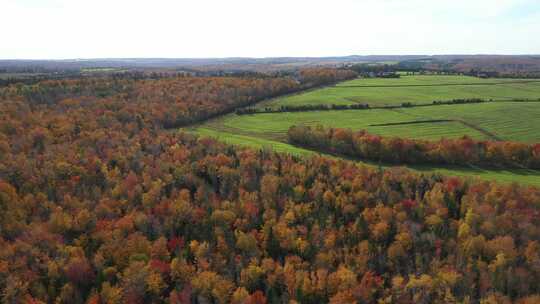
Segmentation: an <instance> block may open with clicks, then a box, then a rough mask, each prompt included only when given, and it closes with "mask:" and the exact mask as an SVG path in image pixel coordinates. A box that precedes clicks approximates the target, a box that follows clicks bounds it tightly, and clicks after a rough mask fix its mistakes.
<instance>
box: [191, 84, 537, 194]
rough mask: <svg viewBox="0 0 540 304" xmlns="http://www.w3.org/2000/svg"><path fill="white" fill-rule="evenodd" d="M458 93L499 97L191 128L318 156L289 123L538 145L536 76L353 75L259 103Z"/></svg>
mask: <svg viewBox="0 0 540 304" xmlns="http://www.w3.org/2000/svg"><path fill="white" fill-rule="evenodd" d="M459 98H482V99H485V100H489V99H493V100H494V101H493V102H485V103H476V104H456V105H439V106H430V107H412V108H398V109H369V110H347V111H339V110H336V111H311V112H293V113H264V114H254V115H235V114H230V115H226V116H224V117H220V118H218V119H214V120H211V121H208V122H207V123H205V124H203V125H201V126H198V127H196V128H192V129H190V130H191V131H193V132H196V133H198V134H200V135H204V136H212V137H216V138H218V139H220V140H222V141H226V142H228V143H232V144H237V145H248V146H252V147H257V148H264V147H268V148H269V147H272V149H273V150H275V151H279V152H288V153H293V154H302V155H306V154H315V153H314V152H312V151H309V150H305V149H301V148H298V147H293V146H291V145H289V144H288V143H287V141H286V132H287V130H288V129H289V127H290V126H292V125H299V124H305V125H317V124H321V125H325V126H329V127H337V128H350V129H353V130H360V129H365V130H368V131H369V132H370V133H374V134H380V135H383V136H399V137H406V138H420V139H433V140H436V139H439V138H457V137H462V136H464V135H467V136H470V137H472V138H475V139H480V140H482V139H485V140H509V141H521V142H540V123H538V118H540V102H538V98H540V82H538V81H534V80H533V81H531V80H516V79H480V78H474V77H467V76H402V77H401V78H400V79H356V80H351V81H346V82H342V83H339V84H337V85H335V86H332V87H325V88H321V89H316V90H311V91H307V92H304V93H301V94H294V95H289V96H285V97H281V98H276V99H272V100H268V101H265V102H262V103H260V104H258V105H257V107H259V108H263V107H279V106H281V105H293V106H297V105H306V104H354V103H355V102H356V101H358V102H362V103H368V104H370V105H373V106H379V105H399V104H401V103H403V102H413V103H415V104H424V103H432V101H434V100H450V99H459ZM353 100H355V101H353ZM511 100H512V101H511ZM519 100H524V101H519ZM377 165H383V166H384V164H377ZM414 168H415V169H417V170H421V171H424V172H439V173H444V174H451V175H462V176H476V177H480V178H484V179H496V180H499V181H503V182H511V181H520V182H525V183H530V184H536V185H540V172H536V171H532V170H511V171H507V170H503V171H494V170H480V169H477V168H471V167H468V168H455V167H452V168H441V167H429V166H423V167H414Z"/></svg>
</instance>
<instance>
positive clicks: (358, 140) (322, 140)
mask: <svg viewBox="0 0 540 304" xmlns="http://www.w3.org/2000/svg"><path fill="white" fill-rule="evenodd" d="M287 136H288V139H289V142H290V143H292V144H294V145H299V146H302V147H308V148H311V149H315V150H319V151H325V152H330V153H336V154H340V155H345V156H348V157H353V158H361V159H368V160H374V161H383V162H388V163H394V164H444V165H460V166H468V165H475V166H484V167H492V168H530V169H540V143H537V144H527V143H519V142H508V141H477V140H473V139H472V138H470V137H467V136H464V137H462V138H459V139H441V140H439V141H427V140H419V139H408V138H399V137H382V136H379V135H374V134H369V133H367V132H366V131H365V130H361V131H352V130H350V129H341V128H325V127H323V126H316V127H311V126H292V127H291V128H289V130H288V132H287Z"/></svg>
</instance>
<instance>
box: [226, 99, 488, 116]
mask: <svg viewBox="0 0 540 304" xmlns="http://www.w3.org/2000/svg"><path fill="white" fill-rule="evenodd" d="M488 101H493V100H492V99H490V100H485V99H481V98H462V99H452V100H434V101H432V103H427V104H414V103H411V102H402V103H401V104H398V105H388V106H374V107H372V106H370V105H369V104H350V105H338V104H316V105H298V106H291V105H287V106H280V107H278V108H271V107H266V108H261V109H258V108H238V109H236V114H237V115H250V114H263V113H282V112H310V111H343V110H367V109H372V110H374V109H398V108H413V107H426V106H434V105H451V104H469V103H482V102H488Z"/></svg>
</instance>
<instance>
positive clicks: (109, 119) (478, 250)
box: [0, 78, 540, 304]
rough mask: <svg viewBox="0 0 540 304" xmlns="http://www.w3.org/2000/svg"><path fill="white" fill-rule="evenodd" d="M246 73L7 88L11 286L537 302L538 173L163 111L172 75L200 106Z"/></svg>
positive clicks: (333, 299)
mask: <svg viewBox="0 0 540 304" xmlns="http://www.w3.org/2000/svg"><path fill="white" fill-rule="evenodd" d="M88 81H90V80H88ZM245 81H246V80H245V79H231V80H227V81H225V80H222V79H214V78H203V79H189V80H186V79H174V80H163V81H162V80H159V81H156V82H155V83H150V84H149V83H146V82H145V83H143V84H137V83H134V84H132V85H134V86H136V87H139V88H141V90H142V88H144V90H142V91H143V92H142V93H140V94H138V95H135V96H141V99H137V100H135V99H130V98H127V97H126V96H125V95H126V94H127V95H128V96H130V95H129V94H133V93H131V90H133V89H132V88H124V87H122V86H119V87H118V89H115V91H114V92H112V93H110V94H109V93H107V94H97V91H99V90H98V89H95V90H96V92H93V90H94V89H92V88H91V87H90V85H91V84H87V83H84V84H81V83H80V82H75V84H80V85H81V88H80V90H81V92H85V93H69V94H67V93H65V94H64V93H62V90H60V93H58V95H55V96H59V97H55V98H53V100H52V101H51V100H48V99H42V97H33V94H35V93H32V90H37V88H42V87H46V86H48V85H49V86H50V85H52V84H40V85H39V86H38V87H33V86H32V87H19V88H10V91H9V94H7V93H6V92H4V95H3V96H2V97H0V118H1V119H0V291H1V292H0V297H1V300H2V302H3V303H75V304H78V303H91V304H98V303H99V304H101V303H111V304H113V303H201V304H202V303H237V304H240V303H242V304H245V303H259V304H262V303H456V302H461V303H479V302H481V303H512V302H515V303H521V304H527V303H529V304H530V303H538V301H539V300H540V286H539V285H538V282H539V280H540V205H539V202H540V190H539V189H537V188H533V187H524V186H519V185H515V184H514V185H500V184H496V183H488V182H469V181H464V180H461V179H457V178H443V177H440V176H425V175H420V174H418V173H413V172H412V171H409V170H405V169H397V168H396V169H388V170H385V171H380V170H377V169H373V168H368V167H363V166H359V165H357V164H355V163H353V162H346V161H336V160H332V159H327V158H321V157H314V158H306V159H302V158H296V157H293V156H290V155H284V154H276V153H272V152H269V151H264V150H263V151H255V150H250V149H243V148H238V147H232V146H228V145H224V144H221V143H218V142H216V141H214V140H211V139H200V138H197V137H196V136H193V135H189V134H182V133H180V134H179V133H173V132H170V131H167V130H166V129H165V128H164V127H163V119H164V118H163V117H164V116H163V115H164V114H163V113H165V112H172V111H174V110H176V109H177V108H171V106H172V104H174V103H170V104H169V103H166V102H163V101H162V100H169V99H168V95H167V94H172V93H170V92H176V93H178V94H180V96H183V98H182V101H181V102H179V103H180V104H182V105H186V110H185V111H184V112H183V113H182V115H190V113H198V112H197V111H198V109H197V107H199V106H201V107H205V106H208V104H207V103H204V102H202V101H206V100H214V99H207V98H206V97H205V98H203V97H198V96H200V95H204V96H214V95H216V96H221V97H224V96H229V95H227V94H228V93H227V92H230V91H231V90H232V91H240V92H242V90H244V89H243V88H244V87H245ZM106 82H107V80H95V83H96V84H98V85H99V86H101V85H104V86H105V87H107V85H105V84H104V83H106ZM176 82H180V83H182V84H184V86H181V85H174V84H176ZM200 83H204V84H205V85H204V86H203V85H201V86H197V85H196V84H200ZM255 83H258V82H255ZM160 85H161V86H163V87H162V88H161V89H160V87H159V86H160ZM183 88H184V89H183ZM27 90H30V93H28V92H27ZM73 90H75V89H73ZM116 90H118V91H119V92H116ZM123 90H125V91H123ZM38 91H39V90H38ZM126 91H127V92H126ZM148 91H149V92H151V93H147V94H148V95H145V94H143V93H144V92H148ZM160 91H161V92H163V94H164V95H163V99H160V94H159V92H160ZM75 92H78V91H77V90H75ZM100 92H101V91H100ZM136 92H137V91H136ZM167 92H169V93H167ZM98 95H99V96H98ZM150 96H151V98H150ZM56 98H57V99H56ZM215 100H217V99H215ZM224 102H229V101H224ZM215 107H219V104H215ZM171 115H177V114H173V113H171Z"/></svg>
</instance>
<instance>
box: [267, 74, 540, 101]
mask: <svg viewBox="0 0 540 304" xmlns="http://www.w3.org/2000/svg"><path fill="white" fill-rule="evenodd" d="M457 98H483V99H493V100H509V99H536V100H538V99H540V81H538V80H521V79H481V78H476V77H470V76H423V75H415V76H402V77H401V78H397V79H394V78H390V79H383V78H368V79H354V80H350V81H345V82H342V83H339V84H337V85H334V86H329V87H325V88H322V89H318V90H313V91H309V92H306V93H303V94H294V95H290V96H285V97H282V98H276V99H273V100H269V101H267V102H263V103H260V104H259V105H258V107H279V106H291V105H307V104H311V105H320V104H337V105H351V104H356V103H368V104H370V105H371V106H381V105H396V104H401V103H403V102H412V103H417V104H422V103H431V102H432V101H434V100H451V99H457Z"/></svg>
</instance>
